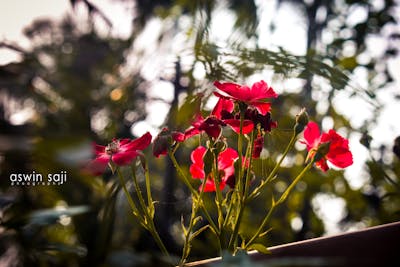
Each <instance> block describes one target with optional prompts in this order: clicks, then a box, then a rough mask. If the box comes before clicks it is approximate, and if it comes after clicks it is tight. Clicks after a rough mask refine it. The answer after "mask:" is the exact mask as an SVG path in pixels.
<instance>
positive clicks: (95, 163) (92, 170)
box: [83, 159, 108, 176]
mask: <svg viewBox="0 0 400 267" xmlns="http://www.w3.org/2000/svg"><path fill="white" fill-rule="evenodd" d="M107 165H108V160H107V162H104V161H99V160H97V159H94V160H91V161H90V162H89V163H88V164H87V165H86V166H85V167H84V169H83V171H84V172H85V173H86V172H87V173H89V174H91V175H94V176H99V175H101V174H102V173H104V172H105V170H106V168H107Z"/></svg>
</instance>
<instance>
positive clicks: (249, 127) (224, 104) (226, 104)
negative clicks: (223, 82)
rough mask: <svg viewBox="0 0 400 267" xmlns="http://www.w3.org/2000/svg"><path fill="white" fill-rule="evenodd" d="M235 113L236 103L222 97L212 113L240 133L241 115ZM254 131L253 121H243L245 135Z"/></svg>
mask: <svg viewBox="0 0 400 267" xmlns="http://www.w3.org/2000/svg"><path fill="white" fill-rule="evenodd" d="M233 111H234V103H233V101H232V100H231V99H228V98H225V97H220V98H219V99H218V102H217V104H216V105H215V107H214V109H213V110H212V112H211V115H214V116H215V117H217V118H218V119H220V120H222V121H223V122H224V123H226V124H227V125H229V126H230V127H231V128H232V130H234V131H235V132H236V133H240V119H239V115H238V116H235V115H233V114H232V112H233ZM253 129H254V124H253V122H252V121H251V120H247V119H245V120H243V129H242V133H243V134H249V133H251V131H253Z"/></svg>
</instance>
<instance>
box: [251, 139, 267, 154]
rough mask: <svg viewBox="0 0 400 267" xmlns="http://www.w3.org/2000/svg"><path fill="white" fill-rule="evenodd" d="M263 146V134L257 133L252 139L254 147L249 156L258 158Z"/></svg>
mask: <svg viewBox="0 0 400 267" xmlns="http://www.w3.org/2000/svg"><path fill="white" fill-rule="evenodd" d="M263 147H264V136H262V135H258V136H257V138H256V140H254V148H253V153H252V155H251V156H252V157H253V158H254V159H257V158H259V157H260V155H261V151H262V149H263Z"/></svg>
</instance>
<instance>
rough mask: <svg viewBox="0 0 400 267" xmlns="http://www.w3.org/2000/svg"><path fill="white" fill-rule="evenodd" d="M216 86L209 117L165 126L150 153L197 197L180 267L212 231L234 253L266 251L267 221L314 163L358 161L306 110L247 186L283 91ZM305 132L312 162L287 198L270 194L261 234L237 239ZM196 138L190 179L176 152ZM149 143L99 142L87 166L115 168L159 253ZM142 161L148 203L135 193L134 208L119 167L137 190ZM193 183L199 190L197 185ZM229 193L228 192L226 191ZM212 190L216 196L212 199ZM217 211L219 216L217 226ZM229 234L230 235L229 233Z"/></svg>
mask: <svg viewBox="0 0 400 267" xmlns="http://www.w3.org/2000/svg"><path fill="white" fill-rule="evenodd" d="M214 86H215V87H216V90H215V92H214V95H215V96H216V97H217V98H218V101H217V103H216V105H215V107H214V108H213V109H212V110H211V112H210V113H209V115H208V116H203V115H202V114H200V113H199V114H196V115H195V117H194V119H193V121H192V122H191V125H190V127H189V128H187V129H186V130H184V131H181V132H180V131H175V130H170V129H168V128H163V129H162V130H161V132H160V133H159V134H158V135H157V137H155V138H154V140H153V151H152V152H153V155H154V156H155V157H157V158H158V157H160V156H166V155H168V156H169V157H170V158H171V160H172V162H173V163H174V166H175V168H176V169H177V170H178V173H179V174H180V177H181V178H182V181H183V182H184V183H185V185H186V186H187V187H188V188H189V189H190V192H191V194H192V200H193V201H192V202H193V203H192V214H191V219H190V222H189V225H188V228H186V227H185V226H182V227H183V233H184V239H185V242H184V247H183V254H182V259H181V261H180V263H179V264H180V265H182V264H184V262H185V261H186V259H187V257H188V255H189V252H190V248H191V245H190V243H191V242H192V240H193V238H194V237H195V236H196V235H198V234H199V233H200V232H201V231H204V230H206V229H207V228H210V229H211V230H212V232H213V233H214V234H216V236H217V238H218V239H219V242H220V247H221V250H228V251H231V252H232V253H235V252H236V251H237V249H238V248H237V247H238V243H239V242H240V243H241V244H242V245H241V248H242V249H245V250H250V249H257V250H260V251H266V248H264V247H263V245H261V244H258V243H256V240H257V239H258V238H259V237H260V236H261V235H262V234H263V233H264V232H265V228H266V224H267V223H268V219H269V218H270V215H271V214H272V212H273V210H274V209H275V208H276V207H277V206H278V205H279V204H281V203H282V202H283V201H285V199H286V198H287V196H288V195H289V193H290V192H291V190H292V189H293V188H294V186H295V185H296V184H297V183H298V181H299V180H300V179H301V178H302V177H303V176H304V174H305V173H306V171H308V170H309V169H310V168H311V167H312V166H313V165H314V164H315V165H316V166H317V167H318V168H320V169H321V170H323V171H327V170H328V169H329V165H328V162H330V164H332V165H334V166H336V167H339V168H345V167H348V166H350V165H351V164H352V163H353V159H352V154H351V152H350V150H349V145H348V140H347V139H345V138H344V137H342V136H340V135H339V134H338V133H337V132H336V131H334V130H333V129H331V130H329V131H328V132H326V133H322V134H321V133H320V130H319V127H318V125H317V123H315V122H312V121H309V120H308V115H307V113H306V112H305V110H302V111H301V112H300V113H299V114H298V116H297V117H296V122H295V125H294V127H293V136H292V138H291V140H290V142H289V144H288V146H287V148H286V149H285V151H284V152H283V154H282V156H281V158H280V159H279V160H277V161H276V165H275V167H274V168H273V169H272V171H270V172H269V174H268V176H267V177H263V178H261V180H260V181H256V182H255V185H254V186H252V187H250V186H249V184H250V181H251V180H252V179H253V176H254V175H253V170H252V164H253V162H254V160H256V159H257V158H259V157H260V155H261V151H262V150H263V148H264V140H265V138H266V135H267V134H268V133H269V132H271V131H272V130H273V129H274V128H276V127H277V126H278V125H277V123H276V122H275V121H273V120H272V116H271V102H270V101H271V100H272V99H273V98H276V97H278V94H277V93H276V92H275V91H274V89H273V88H272V87H270V86H268V84H267V83H266V82H264V81H259V82H256V83H254V84H253V85H252V86H251V87H249V86H245V85H239V84H236V83H221V82H215V83H214ZM224 128H230V129H231V130H232V132H234V133H235V134H234V138H235V139H236V141H237V146H236V149H235V148H233V147H229V145H228V144H230V145H231V144H232V142H228V137H225V136H224V133H226V131H227V130H224ZM303 131H304V134H303V137H304V140H301V141H300V142H301V143H303V144H305V145H306V148H307V150H308V156H307V162H308V164H307V165H306V167H305V168H304V169H303V171H302V172H300V173H299V174H298V175H297V176H296V177H295V178H294V179H293V181H292V183H291V184H290V185H289V186H288V187H287V188H286V190H285V191H284V193H283V194H282V195H280V196H279V197H278V198H275V197H274V196H273V199H277V200H276V201H275V200H274V201H273V204H272V206H271V208H270V210H269V211H268V213H267V215H266V216H265V218H264V220H263V221H262V223H261V225H260V226H259V227H258V228H257V231H256V232H255V233H254V235H253V236H252V237H251V238H249V239H244V238H243V237H241V236H240V235H239V228H240V225H241V220H242V216H243V211H244V208H245V206H246V204H247V203H248V202H249V200H252V199H254V198H256V197H257V196H258V195H259V194H260V193H261V192H262V190H263V188H264V187H265V186H266V185H268V184H269V183H270V182H271V181H272V180H273V178H275V177H276V176H277V175H278V174H277V173H278V170H279V167H280V165H281V163H282V161H283V159H284V158H285V157H286V155H287V154H288V152H289V150H290V149H291V148H292V147H293V145H294V143H295V142H296V141H297V136H298V135H299V134H300V133H302V132H303ZM196 135H200V136H201V137H205V138H199V140H200V143H199V144H198V146H197V147H196V148H194V149H193V150H192V152H191V154H190V160H191V164H190V168H189V174H190V176H191V177H190V178H188V176H187V174H186V172H185V171H184V170H183V169H182V167H181V166H180V165H179V163H178V161H177V160H176V158H175V155H174V154H175V151H176V150H177V149H178V147H179V146H180V144H182V143H183V142H185V141H186V140H187V139H189V138H192V137H193V136H196ZM231 136H232V134H230V137H229V138H232V137H231ZM202 140H205V141H202ZM151 141H152V136H151V134H150V133H146V134H144V135H143V136H141V137H139V138H138V139H135V140H129V139H122V140H117V139H114V140H112V142H111V143H110V144H108V145H107V146H100V145H96V144H95V146H94V148H95V149H94V150H95V155H96V158H95V159H94V160H93V161H91V162H90V163H89V166H88V168H89V169H90V170H91V171H92V173H93V174H96V175H98V174H101V173H102V172H104V170H105V169H106V167H107V165H109V166H110V167H111V170H112V171H113V172H116V173H117V174H118V177H119V178H120V181H121V185H122V187H123V188H124V191H125V193H126V195H127V198H128V200H129V204H130V206H131V208H132V212H133V214H134V215H135V216H136V217H137V218H138V219H139V221H140V222H141V223H142V225H143V226H144V227H145V228H146V229H147V230H148V231H149V232H150V233H151V234H152V235H153V237H154V238H155V240H156V242H157V244H158V245H159V247H160V249H161V250H162V251H163V252H164V253H166V254H168V251H167V249H166V248H165V246H164V245H163V242H162V240H161V238H160V236H159V235H158V233H157V230H156V229H155V226H154V223H153V217H154V211H155V208H154V205H153V200H152V196H151V180H150V178H149V177H150V176H149V174H148V173H149V170H148V169H147V167H145V166H146V164H143V162H145V157H144V155H143V154H142V152H141V151H142V150H144V149H146V148H147V147H148V146H149V145H150V144H151ZM229 141H232V140H229ZM138 156H140V158H141V162H142V166H144V167H143V168H144V171H145V173H146V193H147V201H145V200H144V197H143V196H142V193H141V191H140V190H139V189H138V190H137V194H138V195H137V199H139V201H138V202H139V203H136V202H135V201H133V199H132V198H131V196H130V193H129V192H128V190H127V189H126V187H125V182H124V181H125V179H124V178H123V177H122V174H121V172H119V171H118V168H119V167H122V166H125V165H133V166H134V167H133V173H132V175H133V181H134V182H135V185H136V186H138V184H137V182H136V176H135V168H136V167H135V166H136V165H135V162H136V161H135V160H136V158H137V157H138ZM199 181H200V183H199ZM196 183H197V184H198V188H194V187H193V186H192V184H196ZM227 186H228V187H227ZM196 187H197V186H196ZM226 188H229V189H228V190H225V189H226ZM210 192H215V193H214V194H210ZM204 193H208V194H207V196H214V200H215V207H214V211H210V210H209V207H206V206H205V205H204V202H203V201H202V198H204V197H205V196H204ZM138 206H139V207H140V208H139V207H138ZM213 213H216V214H217V220H216V221H215V218H213V215H212V214H213ZM200 214H201V215H200ZM198 216H202V217H203V218H204V219H205V220H206V221H207V222H208V225H207V227H201V228H198V229H196V227H198V226H197V225H196V224H197V222H198V219H196V218H198ZM228 233H229V236H227V235H228Z"/></svg>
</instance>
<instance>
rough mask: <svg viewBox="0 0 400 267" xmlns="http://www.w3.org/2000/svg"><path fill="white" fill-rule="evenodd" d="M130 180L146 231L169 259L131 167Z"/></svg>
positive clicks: (133, 168) (133, 169)
mask: <svg viewBox="0 0 400 267" xmlns="http://www.w3.org/2000/svg"><path fill="white" fill-rule="evenodd" d="M132 180H133V183H134V186H135V189H136V193H137V196H138V199H139V203H140V205H141V207H142V210H143V214H144V217H145V222H146V226H147V230H148V231H149V232H150V233H151V235H152V236H153V238H154V240H155V242H156V243H157V245H158V247H159V248H160V249H161V251H162V252H163V253H164V254H165V255H166V256H168V257H169V252H168V250H167V248H166V247H165V245H164V243H163V241H162V240H161V237H160V235H159V234H158V231H157V229H156V226H155V225H154V221H153V216H152V215H151V214H150V213H149V210H148V207H147V206H146V203H145V202H144V198H143V195H142V191H141V190H140V186H139V183H138V181H137V177H136V168H135V167H134V166H132ZM151 203H152V202H151ZM149 205H150V204H149Z"/></svg>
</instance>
